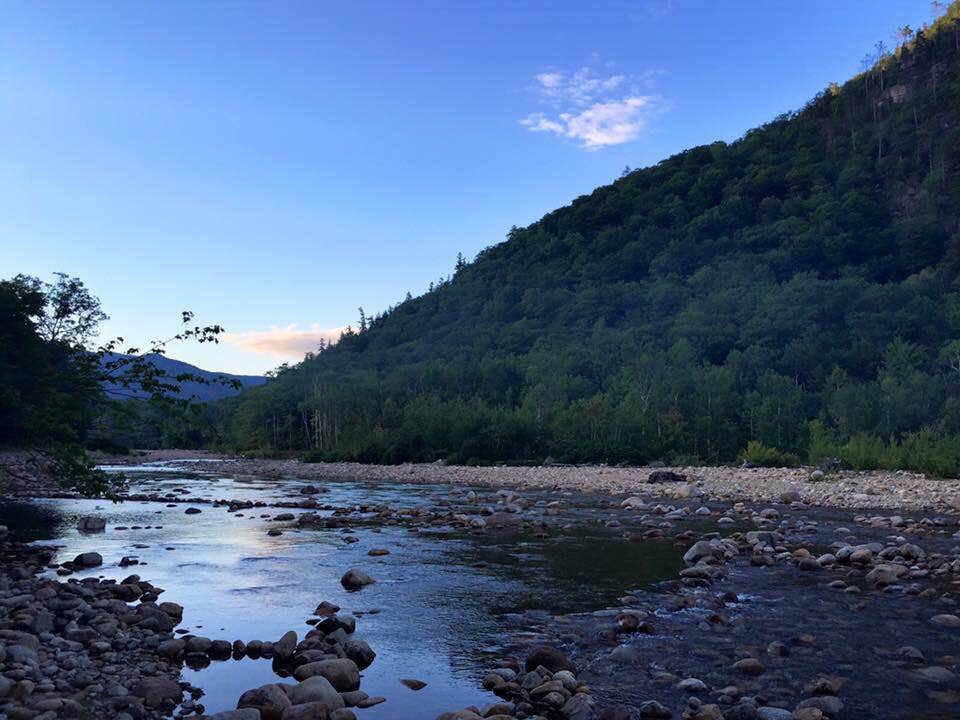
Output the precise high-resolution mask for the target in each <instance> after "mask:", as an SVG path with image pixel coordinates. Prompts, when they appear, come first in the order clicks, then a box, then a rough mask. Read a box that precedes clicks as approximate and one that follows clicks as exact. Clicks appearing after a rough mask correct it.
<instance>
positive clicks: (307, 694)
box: [285, 675, 345, 710]
mask: <svg viewBox="0 0 960 720" xmlns="http://www.w3.org/2000/svg"><path fill="white" fill-rule="evenodd" d="M285 688H286V691H287V697H288V698H290V702H291V703H293V704H294V705H303V704H305V703H316V702H322V703H325V704H326V706H327V708H328V709H329V710H336V709H337V708H342V707H344V705H345V703H344V701H343V698H342V697H340V693H338V692H337V689H336V688H335V687H333V685H331V684H330V681H329V680H327V679H326V678H325V677H323V676H322V675H314V676H313V677H308V678H307V679H306V680H303V681H302V682H299V683H297V684H296V685H286V686H285Z"/></svg>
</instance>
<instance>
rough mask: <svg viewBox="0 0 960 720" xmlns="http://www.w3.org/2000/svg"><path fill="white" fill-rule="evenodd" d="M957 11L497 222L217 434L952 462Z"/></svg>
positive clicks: (565, 456)
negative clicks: (493, 232) (562, 200)
mask: <svg viewBox="0 0 960 720" xmlns="http://www.w3.org/2000/svg"><path fill="white" fill-rule="evenodd" d="M958 8H960V5H957V3H954V4H952V5H951V6H950V9H949V10H948V13H947V16H945V17H944V18H941V19H940V20H938V21H937V23H935V25H934V27H932V28H925V29H923V30H920V31H917V32H915V33H913V32H912V33H911V35H910V37H909V41H908V42H907V43H906V44H905V45H904V46H902V47H900V48H898V50H897V51H896V53H893V54H890V53H886V52H885V53H883V54H882V55H879V56H876V57H873V58H872V59H871V60H870V62H869V63H868V65H869V67H868V68H867V69H866V71H865V72H864V73H862V74H861V75H859V76H857V77H856V78H854V79H853V80H851V81H849V82H847V83H845V84H843V85H833V86H831V87H830V88H828V89H827V90H825V91H824V92H823V93H821V94H820V95H818V96H817V97H816V98H814V99H813V100H812V101H811V102H810V103H808V104H807V106H806V107H804V108H803V109H802V110H801V111H799V112H797V113H791V114H787V115H784V116H782V117H779V118H776V119H775V120H774V121H772V122H770V123H768V124H766V125H764V126H762V127H760V128H757V129H755V130H752V131H750V132H748V133H747V134H746V135H744V137H743V138H741V139H740V140H739V141H737V142H735V143H732V144H726V143H722V142H718V143H714V144H711V145H707V146H703V147H697V148H692V149H690V150H687V151H685V152H683V153H680V154H678V155H676V156H674V157H671V158H668V159H666V160H664V161H663V162H661V163H659V164H657V165H656V166H653V167H649V168H646V169H642V170H635V171H631V172H630V173H627V174H624V175H623V177H621V178H620V179H618V180H617V181H616V182H614V183H613V184H611V185H608V186H606V187H601V188H598V189H597V190H595V191H593V192H592V193H591V194H589V195H587V196H584V197H581V198H578V199H577V200H575V201H574V202H573V203H572V204H571V205H569V206H568V207H565V208H561V209H559V210H556V211H554V212H551V213H549V214H548V215H546V216H544V217H543V218H542V219H541V220H540V221H538V222H536V223H534V224H532V225H530V226H529V227H526V228H516V227H515V228H512V229H511V230H510V233H509V235H508V239H507V242H504V243H501V244H499V245H495V246H493V247H490V248H488V249H486V250H484V251H483V252H481V253H480V254H479V255H478V257H477V258H476V260H474V261H473V262H469V263H467V262H459V261H458V263H457V268H456V273H455V275H454V276H453V277H452V278H447V279H441V281H440V282H439V283H438V284H437V285H436V286H435V287H433V288H432V290H431V292H429V293H426V294H425V295H423V296H421V297H417V298H408V299H406V300H404V301H403V302H401V303H400V304H399V305H397V306H396V307H393V308H391V309H389V310H388V311H387V312H385V313H383V314H381V315H378V316H375V317H372V318H369V317H367V316H366V315H364V317H363V321H362V323H361V330H360V332H355V331H349V332H347V333H346V334H345V335H344V336H343V338H342V339H341V340H340V342H339V343H338V344H336V345H335V346H333V347H328V348H325V349H323V350H322V351H321V352H318V353H317V354H316V355H314V356H311V357H309V358H308V359H307V360H306V361H305V362H303V363H301V364H299V365H297V366H294V367H284V368H281V369H280V371H279V372H277V374H276V375H275V377H273V378H272V379H271V380H270V381H269V382H268V384H267V385H266V386H264V387H262V388H259V389H256V390H253V391H251V392H247V393H244V394H243V395H242V396H241V397H239V398H237V399H233V400H228V401H226V402H225V403H224V404H223V405H222V407H221V408H220V411H221V413H222V415H221V420H220V424H221V427H222V432H223V436H224V437H225V438H226V439H227V440H228V442H230V443H231V444H232V445H233V446H234V447H236V448H238V449H240V450H243V451H249V450H258V451H269V452H281V453H283V452H287V453H299V454H303V453H309V454H310V457H313V458H323V459H355V460H364V461H378V462H401V461H434V460H439V459H443V460H451V461H456V462H498V461H510V462H518V461H522V462H531V461H532V462H538V461H542V460H543V459H544V458H545V457H548V456H550V457H553V458H555V459H556V460H558V461H567V462H608V463H622V462H626V463H640V462H647V461H653V460H665V461H669V460H671V459H675V458H685V459H697V460H699V461H702V462H730V461H733V460H735V459H736V458H737V457H738V456H740V455H741V453H742V452H743V448H744V447H745V446H747V443H748V442H750V441H756V442H758V443H760V444H762V446H764V447H767V448H778V449H779V451H780V452H782V453H784V454H785V455H786V454H793V455H797V456H805V457H815V458H816V459H818V460H819V459H821V458H822V457H841V459H845V458H844V456H846V458H849V459H846V462H848V463H850V464H853V463H856V464H858V465H863V466H877V467H884V466H889V465H891V463H892V458H893V455H891V453H892V452H893V451H892V450H891V449H890V448H891V447H893V448H897V450H896V452H899V453H901V454H900V455H899V456H898V458H899V459H898V462H899V463H901V464H902V465H903V466H907V467H917V468H920V467H930V468H933V467H936V468H939V470H937V472H940V473H948V472H954V471H953V470H951V469H950V468H951V467H952V466H951V460H950V458H951V450H950V448H951V447H952V445H951V443H952V442H953V440H951V439H950V438H953V437H955V436H956V435H957V432H958V428H960V370H958V368H960V350H958V348H960V216H958V208H960V123H957V122H956V118H957V117H958V115H960V49H958V46H957V42H956V37H958V32H960V24H958V20H957V17H958ZM905 37H906V36H905ZM811 423H813V424H811ZM877 438H882V439H883V441H882V442H880V445H879V446H878V444H877V443H878V441H877V440H876V439H877ZM921 438H928V439H926V440H921ZM904 448H913V449H912V450H910V452H907V451H906V450H905V449H904ZM935 458H936V459H935Z"/></svg>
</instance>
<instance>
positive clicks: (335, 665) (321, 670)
mask: <svg viewBox="0 0 960 720" xmlns="http://www.w3.org/2000/svg"><path fill="white" fill-rule="evenodd" d="M316 675H320V676H322V677H325V678H326V679H327V680H329V681H330V684H331V685H333V687H334V688H335V689H336V690H337V692H348V691H350V690H357V689H359V687H360V669H359V668H358V667H357V664H356V663H355V662H354V661H353V660H350V659H349V658H337V659H334V660H318V661H317V662H312V663H307V664H306V665H301V666H300V667H298V668H297V669H296V670H295V671H294V673H293V676H294V677H295V678H296V679H297V680H306V679H307V678H310V677H314V676H316Z"/></svg>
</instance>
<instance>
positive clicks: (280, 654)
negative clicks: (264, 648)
mask: <svg viewBox="0 0 960 720" xmlns="http://www.w3.org/2000/svg"><path fill="white" fill-rule="evenodd" d="M296 649H297V634H296V633H295V632H294V631H293V630H290V631H288V632H285V633H284V634H283V637H282V638H280V639H279V640H277V642H275V643H274V644H273V656H274V657H275V658H277V659H278V660H289V659H290V658H292V657H293V653H294V651H295V650H296Z"/></svg>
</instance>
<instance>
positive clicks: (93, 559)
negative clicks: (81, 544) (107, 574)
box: [73, 552, 103, 568]
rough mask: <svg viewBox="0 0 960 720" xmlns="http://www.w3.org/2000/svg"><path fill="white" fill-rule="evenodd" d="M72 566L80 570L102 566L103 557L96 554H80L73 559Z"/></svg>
mask: <svg viewBox="0 0 960 720" xmlns="http://www.w3.org/2000/svg"><path fill="white" fill-rule="evenodd" d="M73 564H74V565H76V566H77V567H82V568H89V567H97V566H98V565H103V556H102V555H101V554H100V553H98V552H85V553H80V554H79V555H77V556H76V557H75V558H74V559H73Z"/></svg>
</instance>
